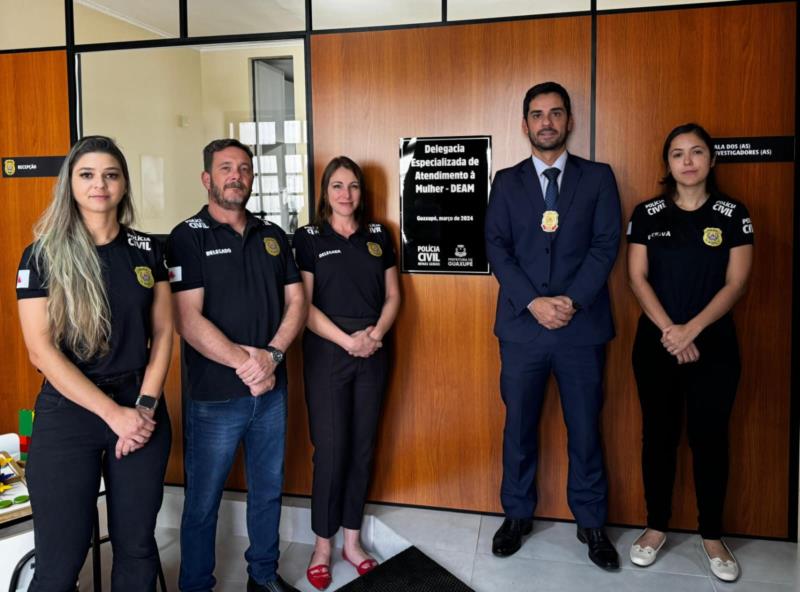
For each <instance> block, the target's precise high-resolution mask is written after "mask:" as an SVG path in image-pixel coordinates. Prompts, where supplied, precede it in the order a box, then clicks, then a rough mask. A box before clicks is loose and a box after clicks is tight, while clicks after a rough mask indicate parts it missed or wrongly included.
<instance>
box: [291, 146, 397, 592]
mask: <svg viewBox="0 0 800 592" xmlns="http://www.w3.org/2000/svg"><path fill="white" fill-rule="evenodd" d="M366 205H367V204H366V188H365V186H364V175H363V173H362V172H361V168H360V167H359V166H358V165H357V164H356V163H355V162H353V161H352V160H350V159H349V158H347V157H346V156H339V157H337V158H334V159H333V160H332V161H331V162H330V163H329V164H328V166H327V167H326V168H325V172H324V173H323V175H322V187H321V191H320V199H319V203H318V205H317V219H316V222H315V224H313V225H309V226H305V227H303V228H300V229H299V230H298V231H297V232H296V233H295V235H294V247H295V250H296V258H297V264H298V266H299V267H300V271H301V274H302V276H303V284H304V287H305V290H306V297H307V298H308V300H309V302H311V307H310V311H309V315H308V322H307V329H306V332H305V334H304V336H303V377H304V381H305V389H306V402H307V404H308V416H309V423H310V431H311V440H312V442H313V444H314V481H313V486H312V494H311V527H312V529H313V530H314V533H315V534H316V535H317V538H316V544H315V546H314V554H313V555H312V556H311V561H310V564H309V567H308V571H307V574H306V575H307V577H308V580H309V582H311V584H312V585H313V586H314V587H315V588H317V589H319V590H324V589H325V588H327V587H328V586H329V585H330V583H331V575H330V564H331V551H332V548H331V543H332V537H333V536H334V535H335V534H336V532H337V531H338V530H339V527H343V528H344V549H343V550H342V556H343V557H344V559H346V560H347V561H349V562H350V563H352V564H353V565H354V566H355V567H356V568H357V570H358V573H359V575H363V574H365V573H367V572H368V571H370V570H371V569H373V568H374V567H375V566H376V565H377V562H376V561H375V559H373V558H372V557H370V556H369V555H367V553H365V551H364V549H363V548H362V546H361V541H360V531H361V521H362V519H363V515H364V501H365V499H366V495H367V487H368V485H369V478H370V465H371V463H372V452H373V448H374V441H375V432H376V430H377V426H378V417H379V415H380V409H381V403H382V401H383V393H384V389H385V387H386V379H387V375H388V371H389V355H388V352H387V350H386V349H384V348H382V345H383V342H384V339H385V336H386V333H387V332H388V331H389V329H390V328H391V326H392V324H393V323H394V320H395V317H396V316H397V311H398V308H399V307H400V289H399V281H398V277H397V266H396V263H395V253H394V247H393V245H392V239H391V236H390V235H389V233H388V232H387V231H386V229H385V228H384V227H383V226H381V225H380V224H368V223H367V221H366Z"/></svg>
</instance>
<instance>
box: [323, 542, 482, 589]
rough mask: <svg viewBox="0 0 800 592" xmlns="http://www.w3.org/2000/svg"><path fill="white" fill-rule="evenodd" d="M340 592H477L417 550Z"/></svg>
mask: <svg viewBox="0 0 800 592" xmlns="http://www.w3.org/2000/svg"><path fill="white" fill-rule="evenodd" d="M339 590H340V591H341V592H474V590H473V589H472V588H470V587H469V586H467V585H466V584H464V583H463V582H462V581H461V580H459V579H458V578H456V577H455V576H454V575H453V574H451V573H450V572H449V571H447V570H446V569H445V568H443V567H442V566H441V565H439V564H438V563H436V562H435V561H434V560H433V559H431V558H430V557H428V556H427V555H425V554H424V553H423V552H422V551H420V550H419V549H417V548H416V547H409V548H408V549H406V550H405V551H403V552H402V553H399V554H398V555H395V556H394V557H392V558H391V559H388V560H386V561H385V562H383V563H381V564H380V565H379V566H378V567H376V568H375V569H373V570H372V571H371V572H369V573H368V574H366V575H364V576H361V577H360V578H358V579H356V580H354V581H352V582H350V583H349V584H347V585H346V586H344V587H342V588H339Z"/></svg>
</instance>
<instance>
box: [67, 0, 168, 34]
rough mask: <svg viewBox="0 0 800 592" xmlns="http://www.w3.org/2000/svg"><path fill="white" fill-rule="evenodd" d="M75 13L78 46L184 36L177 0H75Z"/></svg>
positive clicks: (73, 6) (73, 7)
mask: <svg viewBox="0 0 800 592" xmlns="http://www.w3.org/2000/svg"><path fill="white" fill-rule="evenodd" d="M72 9H73V14H74V22H75V43H78V44H84V43H112V42H119V41H141V40H146V39H169V38H174V37H178V36H179V35H180V24H179V16H178V2H177V0H137V1H136V2H130V1H129V0H73V2H72Z"/></svg>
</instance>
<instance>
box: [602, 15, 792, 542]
mask: <svg viewBox="0 0 800 592" xmlns="http://www.w3.org/2000/svg"><path fill="white" fill-rule="evenodd" d="M795 12H796V3H794V2H787V3H780V4H755V5H748V6H726V7H718V8H704V9H696V10H674V11H659V12H644V13H638V14H635V13H627V14H614V15H606V16H600V17H599V19H598V42H597V47H598V56H597V73H598V75H597V80H598V84H597V143H596V150H597V159H598V160H602V161H605V162H609V163H611V165H612V166H613V167H614V170H615V172H616V174H617V179H618V181H619V185H620V190H621V195H622V201H623V210H624V213H625V216H626V218H627V217H629V216H630V214H631V212H632V210H633V208H634V206H635V205H636V204H637V203H639V202H640V201H642V200H644V199H646V198H648V197H651V196H653V195H655V194H656V193H657V191H658V186H657V181H658V179H659V177H660V176H661V175H662V174H663V166H662V163H661V154H660V153H661V146H662V142H663V141H664V137H665V136H666V134H667V133H668V132H669V130H671V129H672V128H673V127H675V126H676V125H679V124H681V123H685V122H687V121H697V122H698V123H701V124H702V125H704V126H705V127H706V128H707V129H708V130H709V132H710V133H711V134H712V135H714V136H718V137H726V136H727V137H736V136H771V135H788V136H791V135H794V130H795V121H794V116H795V27H796V14H795ZM631 48H636V51H631ZM717 174H718V178H719V181H720V184H721V186H722V188H723V190H725V191H727V192H728V193H730V194H731V195H732V196H734V197H736V198H738V199H741V200H742V201H744V203H745V204H746V205H747V206H748V208H749V210H750V213H751V215H752V218H753V221H754V223H755V228H756V249H755V264H754V270H753V275H752V280H751V283H750V287H749V290H748V292H747V295H746V296H745V297H744V299H743V301H742V302H740V303H739V305H738V306H737V309H736V314H735V317H736V322H737V328H738V333H739V341H740V346H741V350H742V363H743V373H742V380H741V383H740V387H739V393H738V399H737V402H736V406H735V409H734V414H733V418H732V422H731V451H732V459H731V468H732V471H731V479H730V483H729V487H728V503H727V507H726V514H725V528H726V530H729V531H731V532H740V533H747V534H753V535H765V536H775V537H785V536H787V534H788V530H787V527H788V509H789V508H788V505H789V499H788V494H789V487H790V485H789V483H788V477H789V465H788V463H789V450H790V446H794V447H796V446H797V443H796V442H794V443H790V441H789V427H790V426H789V422H790V413H789V411H790V383H789V380H790V374H791V372H790V370H791V368H790V355H791V320H792V245H793V240H794V237H793V219H794V218H793V208H794V188H793V184H794V165H793V164H791V163H787V164H720V165H718V167H717ZM624 253H625V249H624V248H623V252H622V254H621V257H620V259H619V261H618V264H617V268H616V269H615V272H614V274H613V278H612V286H611V289H612V296H613V302H614V307H615V314H616V320H617V327H618V337H617V339H616V340H615V341H614V343H613V344H612V347H611V349H610V355H609V365H608V376H607V380H608V384H609V390H610V391H611V393H610V394H611V396H610V397H609V398H608V402H607V405H606V409H605V416H604V419H605V426H606V428H607V429H606V445H607V448H606V454H607V458H608V465H609V469H610V471H609V472H610V475H611V484H610V485H611V508H610V510H611V512H610V514H611V520H613V521H618V522H626V523H641V522H643V521H644V517H645V511H644V502H643V498H642V486H641V472H640V470H639V466H638V463H639V454H640V451H641V440H640V433H641V423H640V422H641V420H640V412H639V403H638V398H637V395H636V387H635V383H634V380H633V376H632V375H631V372H630V351H631V347H632V343H633V336H634V332H635V323H636V319H637V318H638V315H639V308H638V306H637V305H636V302H635V299H634V298H633V296H632V294H631V292H630V291H629V290H628V288H627V279H626V277H625V274H624V265H623V262H624ZM794 486H795V487H796V485H794ZM673 507H674V517H673V521H672V524H673V526H675V527H679V528H689V529H694V528H696V515H697V510H696V506H695V500H694V484H693V481H692V476H691V457H690V455H689V451H688V449H687V446H686V443H685V441H684V443H683V445H682V450H681V457H680V468H679V475H678V480H677V483H676V487H675V500H674V504H673Z"/></svg>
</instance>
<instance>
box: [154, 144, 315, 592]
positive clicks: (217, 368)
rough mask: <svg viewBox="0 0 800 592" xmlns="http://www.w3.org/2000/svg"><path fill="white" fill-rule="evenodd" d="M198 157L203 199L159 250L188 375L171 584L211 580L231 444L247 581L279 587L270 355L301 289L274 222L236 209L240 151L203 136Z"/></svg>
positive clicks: (277, 461)
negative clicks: (240, 473)
mask: <svg viewBox="0 0 800 592" xmlns="http://www.w3.org/2000/svg"><path fill="white" fill-rule="evenodd" d="M203 157H204V165H205V170H204V172H203V174H202V181H203V185H204V186H205V188H206V189H207V190H208V205H207V206H205V207H203V209H202V210H200V212H198V213H197V214H196V215H195V216H193V217H192V218H189V219H188V220H185V221H183V222H181V223H180V224H179V225H178V226H176V227H175V228H174V229H173V231H172V233H171V234H170V239H169V245H168V249H167V261H168V265H169V277H170V283H171V286H172V292H173V295H174V300H175V305H176V306H175V310H176V327H177V329H178V332H179V333H180V335H181V336H182V337H183V338H184V340H185V341H186V347H185V360H186V366H187V371H188V379H189V399H188V400H187V401H186V410H185V415H184V417H185V419H184V436H185V440H184V441H185V456H184V467H185V474H186V498H185V501H184V509H183V519H182V522H181V570H180V578H179V587H180V589H181V591H182V592H208V591H210V590H212V589H213V588H214V585H215V583H216V580H215V578H214V575H213V572H214V563H215V558H214V547H215V537H216V529H217V511H218V509H219V503H220V498H221V495H222V489H223V486H224V484H225V479H226V478H227V476H228V472H229V471H230V468H231V465H232V463H233V458H234V454H235V452H236V448H237V446H238V445H239V443H240V442H241V443H242V444H243V447H244V452H245V472H246V476H247V487H248V493H247V531H248V535H249V538H250V547H249V548H248V549H247V551H246V552H245V559H246V560H247V563H248V568H247V571H248V574H249V578H248V582H247V590H248V592H260V591H269V592H283V591H291V590H295V588H293V587H291V586H289V585H288V584H287V583H286V582H284V581H283V580H282V579H281V578H280V576H279V575H278V573H277V567H278V523H279V520H280V512H281V488H282V485H283V452H284V441H285V434H286V368H285V364H283V363H282V362H283V357H284V354H283V352H285V351H286V349H287V348H288V347H289V344H290V343H291V342H292V341H293V340H294V338H295V336H296V335H297V333H298V332H299V331H300V329H301V327H302V326H303V324H304V323H305V316H306V305H305V299H304V296H303V287H302V284H301V283H300V275H299V273H298V271H297V267H296V266H295V263H294V259H293V258H292V253H291V248H290V246H289V243H288V241H287V239H286V235H285V234H284V232H283V231H282V230H281V229H280V228H279V227H277V226H275V225H273V224H269V223H265V222H262V221H261V220H259V219H258V218H256V217H254V216H252V215H251V214H250V213H249V212H247V210H246V209H245V204H246V203H247V200H248V198H249V197H250V191H251V188H252V184H253V170H252V158H253V154H252V152H251V151H250V149H249V148H248V147H247V146H245V145H243V144H241V143H240V142H238V141H236V140H215V141H214V142H211V143H210V144H209V145H208V146H206V147H205V149H204V151H203Z"/></svg>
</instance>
